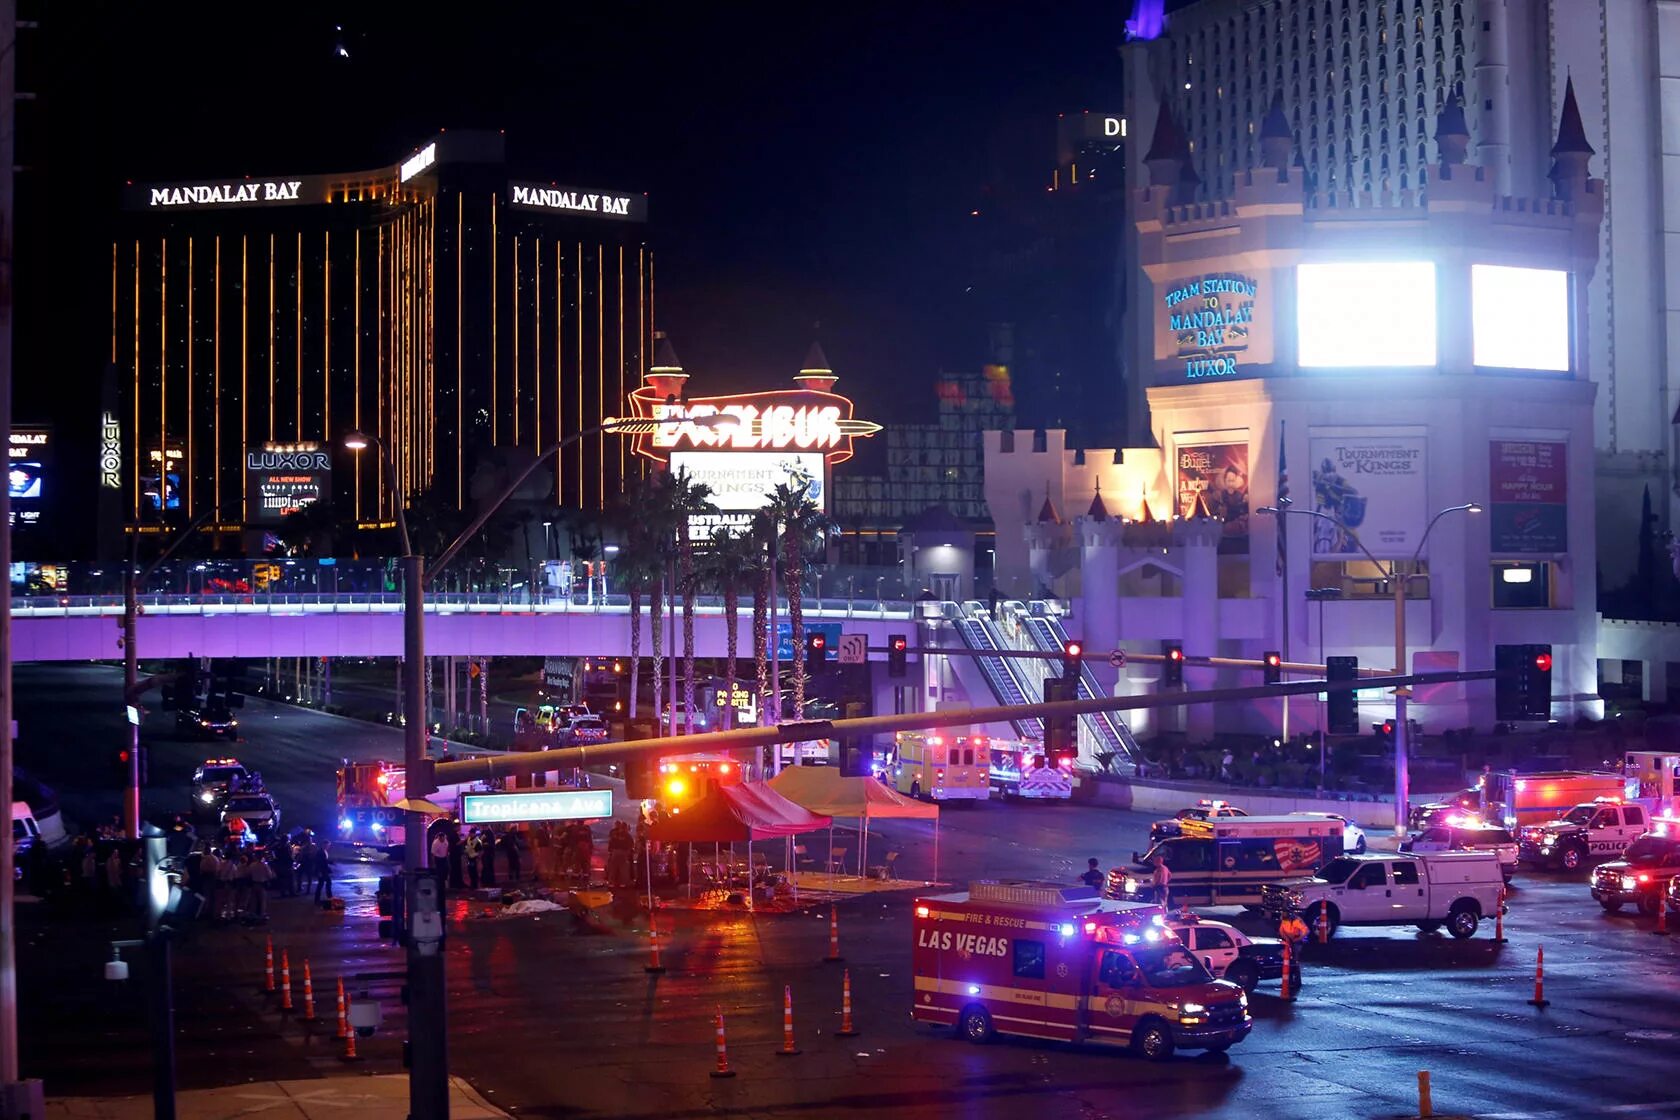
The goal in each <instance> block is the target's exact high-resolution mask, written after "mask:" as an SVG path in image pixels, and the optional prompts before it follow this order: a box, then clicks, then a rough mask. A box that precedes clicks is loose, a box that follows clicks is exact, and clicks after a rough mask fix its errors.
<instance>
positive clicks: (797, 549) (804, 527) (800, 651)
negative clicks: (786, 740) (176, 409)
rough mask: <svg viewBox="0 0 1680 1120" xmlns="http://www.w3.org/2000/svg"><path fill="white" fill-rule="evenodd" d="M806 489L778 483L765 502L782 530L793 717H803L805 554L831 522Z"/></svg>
mask: <svg viewBox="0 0 1680 1120" xmlns="http://www.w3.org/2000/svg"><path fill="white" fill-rule="evenodd" d="M808 489H809V488H808V487H807V486H804V485H800V486H789V485H788V484H786V483H779V484H777V486H776V488H775V489H774V490H772V491H770V493H769V495H767V496H768V498H769V501H768V503H767V504H766V506H765V510H766V512H767V513H768V514H769V516H770V517H771V518H772V520H773V521H774V523H775V525H776V526H777V528H778V529H779V530H780V532H781V552H782V572H783V575H784V578H785V579H786V582H787V597H788V624H789V628H790V629H791V630H792V632H793V633H792V639H793V642H792V644H793V718H794V719H796V720H798V719H804V718H805V655H804V650H805V603H804V582H805V555H806V553H807V552H808V551H815V550H816V549H817V548H819V547H820V546H821V545H822V542H823V541H824V540H825V539H826V538H827V536H828V534H829V532H830V530H831V529H832V528H833V526H834V523H833V522H832V521H830V520H829V519H828V517H827V515H825V514H824V513H823V511H822V510H820V509H818V508H817V503H815V502H813V501H812V500H811V499H810V496H809V494H808V493H807V491H808ZM777 716H778V718H779V717H780V713H777Z"/></svg>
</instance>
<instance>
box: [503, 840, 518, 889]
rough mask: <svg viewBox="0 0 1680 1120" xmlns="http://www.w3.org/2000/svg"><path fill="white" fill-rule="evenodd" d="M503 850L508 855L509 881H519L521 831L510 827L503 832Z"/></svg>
mask: <svg viewBox="0 0 1680 1120" xmlns="http://www.w3.org/2000/svg"><path fill="white" fill-rule="evenodd" d="M502 852H503V854H505V855H506V856H507V868H508V882H510V883H517V882H518V881H519V833H518V832H517V831H516V830H514V829H511V828H510V829H508V830H507V831H506V832H504V833H502Z"/></svg>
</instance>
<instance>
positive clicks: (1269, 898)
mask: <svg viewBox="0 0 1680 1120" xmlns="http://www.w3.org/2000/svg"><path fill="white" fill-rule="evenodd" d="M1504 889H1505V877H1504V875H1503V874H1502V873H1501V871H1500V867H1499V856H1498V855H1497V853H1495V852H1491V851H1480V852H1433V853H1427V854H1424V853H1419V854H1416V855H1365V856H1340V857H1338V858H1336V859H1333V860H1331V861H1330V862H1329V863H1327V864H1325V865H1324V867H1323V868H1322V869H1321V870H1320V871H1319V873H1318V874H1317V875H1316V876H1314V877H1313V878H1311V879H1291V880H1287V881H1285V882H1281V883H1274V884H1268V885H1267V886H1264V887H1262V888H1260V905H1261V907H1262V908H1263V909H1264V910H1265V911H1266V913H1267V914H1268V915H1270V916H1271V917H1273V918H1274V919H1281V918H1282V917H1283V915H1284V914H1285V913H1287V912H1289V911H1294V912H1296V913H1299V914H1300V915H1301V917H1302V918H1303V919H1305V920H1306V923H1307V926H1308V927H1309V928H1311V929H1315V930H1316V929H1317V928H1318V917H1319V914H1320V913H1323V915H1324V917H1325V920H1326V923H1327V924H1328V927H1329V932H1330V935H1331V936H1332V937H1333V936H1335V933H1336V930H1337V929H1338V928H1339V927H1341V926H1402V925H1415V926H1417V927H1418V929H1420V930H1423V931H1424V932H1425V933H1433V932H1434V931H1436V930H1438V929H1440V928H1441V927H1442V926H1446V928H1447V931H1448V932H1449V933H1451V934H1452V935H1453V936H1454V937H1458V938H1464V937H1470V936H1472V935H1473V934H1475V932H1476V928H1477V926H1479V925H1480V924H1481V921H1482V919H1483V918H1486V917H1492V916H1493V915H1494V914H1495V913H1496V912H1497V911H1498V908H1499V906H1500V905H1501V902H1502V897H1501V896H1502V892H1503V891H1504Z"/></svg>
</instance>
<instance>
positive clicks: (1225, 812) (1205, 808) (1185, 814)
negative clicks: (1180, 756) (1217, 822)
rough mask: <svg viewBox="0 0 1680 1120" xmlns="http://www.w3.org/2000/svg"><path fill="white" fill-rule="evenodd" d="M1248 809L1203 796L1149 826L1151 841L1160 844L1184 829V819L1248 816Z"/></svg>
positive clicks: (1202, 819) (1200, 819)
mask: <svg viewBox="0 0 1680 1120" xmlns="http://www.w3.org/2000/svg"><path fill="white" fill-rule="evenodd" d="M1246 816H1248V810H1247V809H1239V808H1237V807H1236V806H1235V805H1233V804H1231V803H1230V802H1229V801H1216V800H1212V799H1209V798H1206V797H1204V798H1202V799H1201V800H1200V801H1198V802H1196V804H1195V805H1193V806H1191V807H1190V808H1188V809H1180V810H1179V811H1178V812H1177V813H1174V814H1173V816H1172V818H1171V819H1170V820H1164V821H1156V822H1155V823H1154V824H1152V825H1150V826H1149V842H1150V843H1151V844H1158V843H1160V842H1161V841H1162V840H1164V839H1166V838H1167V837H1169V836H1177V835H1178V834H1179V833H1180V832H1181V831H1182V830H1183V823H1182V822H1184V821H1211V820H1214V819H1216V818H1219V817H1246Z"/></svg>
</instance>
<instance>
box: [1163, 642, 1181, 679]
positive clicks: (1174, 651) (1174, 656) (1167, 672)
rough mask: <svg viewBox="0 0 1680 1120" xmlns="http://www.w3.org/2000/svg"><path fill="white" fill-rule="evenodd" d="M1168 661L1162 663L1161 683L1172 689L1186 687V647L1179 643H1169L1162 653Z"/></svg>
mask: <svg viewBox="0 0 1680 1120" xmlns="http://www.w3.org/2000/svg"><path fill="white" fill-rule="evenodd" d="M1162 652H1163V653H1164V654H1165V655H1166V660H1165V661H1163V662H1161V682H1162V683H1163V684H1166V685H1168V686H1170V687H1172V688H1182V687H1183V685H1184V647H1183V646H1181V645H1179V644H1178V643H1177V642H1168V643H1167V645H1166V648H1165V649H1164V650H1163V651H1162Z"/></svg>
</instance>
